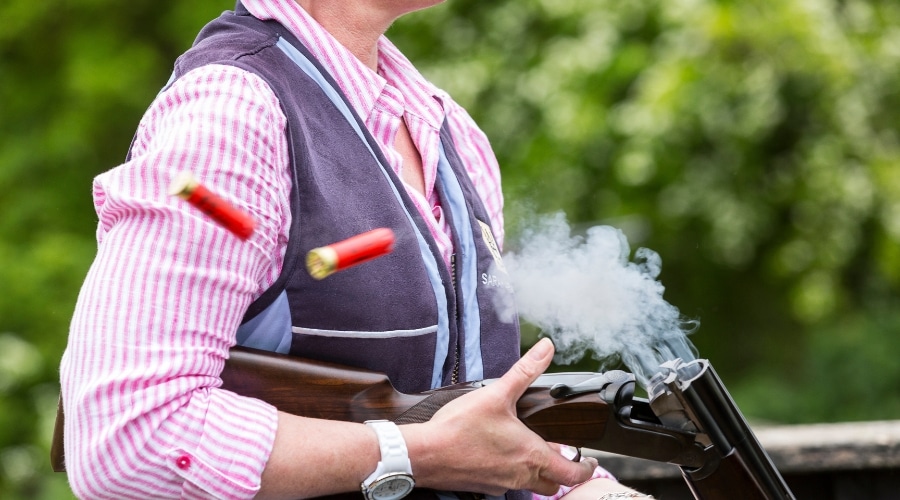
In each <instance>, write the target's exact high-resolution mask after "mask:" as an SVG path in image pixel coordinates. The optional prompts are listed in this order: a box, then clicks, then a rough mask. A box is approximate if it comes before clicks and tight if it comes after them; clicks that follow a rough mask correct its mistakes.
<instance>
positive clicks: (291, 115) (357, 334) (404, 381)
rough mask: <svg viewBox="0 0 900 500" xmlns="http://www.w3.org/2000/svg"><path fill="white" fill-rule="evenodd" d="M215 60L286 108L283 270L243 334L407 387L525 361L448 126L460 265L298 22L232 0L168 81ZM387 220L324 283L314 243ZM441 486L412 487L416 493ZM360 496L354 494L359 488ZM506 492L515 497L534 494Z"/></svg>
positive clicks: (492, 372)
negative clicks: (372, 250) (363, 249)
mask: <svg viewBox="0 0 900 500" xmlns="http://www.w3.org/2000/svg"><path fill="white" fill-rule="evenodd" d="M207 64H225V65H231V66H236V67H239V68H242V69H245V70H247V71H250V72H252V73H254V74H256V75H259V76H260V77H261V78H263V80H264V81H266V82H267V83H268V85H269V86H270V87H271V88H272V90H273V91H274V92H275V95H276V96H277V97H278V99H279V102H280V103H281V107H282V111H283V112H284V114H285V116H286V117H287V124H288V125H287V138H288V144H289V148H290V151H289V153H290V159H291V169H292V170H291V174H292V183H293V185H292V190H291V213H292V226H291V228H290V237H289V241H288V246H287V252H286V255H285V259H284V266H283V270H282V273H281V276H280V277H279V278H278V280H277V281H276V283H275V284H274V285H273V286H272V287H271V288H270V289H269V290H267V291H266V292H265V293H264V294H263V295H262V296H261V297H260V298H259V299H258V300H257V301H255V302H254V303H253V304H251V306H250V308H249V309H248V311H247V313H246V316H245V318H244V323H243V324H242V325H241V327H240V329H239V331H238V334H237V339H238V344H240V345H244V346H248V347H255V348H259V349H265V350H270V351H276V352H281V353H289V354H292V355H297V356H302V357H306V358H312V359H319V360H324V361H329V362H335V363H340V364H344V365H349V366H356V367H360V368H365V369H369V370H375V371H378V372H381V373H385V374H387V375H388V377H389V378H390V380H391V382H392V383H393V384H394V386H395V387H396V388H397V389H398V390H400V391H402V392H406V393H414V392H421V391H425V390H428V389H432V388H436V387H440V386H444V385H447V384H450V383H454V382H457V381H459V382H462V381H468V380H481V379H485V378H495V377H499V376H501V375H502V374H503V373H505V372H506V371H507V370H508V369H509V368H510V367H511V366H512V365H513V364H514V363H515V361H516V360H517V359H518V357H519V349H520V342H519V329H518V322H517V321H516V320H515V314H514V313H513V314H509V313H508V312H507V314H506V317H507V318H509V317H512V318H513V319H512V320H511V321H504V320H503V319H501V316H500V313H499V311H498V309H497V308H496V307H495V299H497V298H498V296H500V297H499V298H500V299H501V301H502V303H505V304H512V300H511V297H510V296H509V294H510V289H509V285H508V283H509V282H508V279H507V277H506V272H505V270H504V268H503V265H502V259H501V256H500V253H499V251H498V249H497V246H496V243H495V240H494V237H493V233H492V231H491V228H490V227H491V221H490V220H489V218H488V214H487V212H486V210H485V208H484V206H483V203H482V201H481V199H480V198H479V196H478V194H477V192H476V191H475V188H474V186H473V184H472V182H471V180H470V179H469V177H468V175H467V173H466V171H465V168H464V165H463V163H462V160H461V158H460V156H459V155H458V154H457V152H456V150H455V149H454V146H453V138H452V137H451V135H450V131H449V128H448V126H447V124H446V122H445V124H444V126H443V127H442V129H441V134H440V135H441V145H442V148H441V149H442V151H441V159H440V165H439V168H438V179H437V182H436V188H437V189H438V193H439V196H440V199H441V204H442V208H443V210H444V214H445V216H446V217H448V222H449V223H450V225H451V228H452V232H453V236H454V248H455V255H454V262H453V273H452V274H453V275H451V272H450V271H448V270H447V266H446V265H445V264H444V261H443V259H442V257H441V256H440V253H439V251H438V248H437V245H436V243H435V241H434V238H433V237H432V236H431V234H430V232H429V230H428V227H427V226H426V224H425V221H424V220H423V219H422V217H421V215H420V214H419V212H418V210H417V209H416V208H415V206H414V205H413V203H412V200H411V199H410V198H409V196H408V194H407V193H406V190H405V189H404V187H403V184H402V182H401V180H400V179H399V178H398V177H397V176H396V174H395V173H394V172H393V170H392V169H391V168H390V166H389V164H388V162H387V160H386V159H385V157H384V155H383V154H382V152H381V150H380V147H379V146H378V144H377V142H376V141H375V140H374V138H373V137H372V136H371V135H370V134H369V132H368V131H367V130H366V127H365V125H364V122H363V121H362V120H361V119H360V118H359V116H357V114H356V113H355V112H354V111H353V109H352V108H351V107H350V105H349V103H348V101H347V99H346V97H345V96H344V95H343V94H342V93H341V91H340V87H339V86H338V85H337V84H336V83H335V82H334V80H333V79H332V77H331V76H330V75H329V74H328V72H327V71H326V70H324V68H322V66H321V65H320V64H319V63H318V62H317V61H316V60H315V59H314V58H313V57H312V55H311V54H310V53H309V51H308V50H307V49H306V48H305V47H304V46H303V44H302V43H300V42H299V41H298V40H297V39H296V38H295V37H294V36H293V35H291V34H290V32H289V31H288V30H287V29H286V28H284V27H283V26H281V25H280V24H278V23H277V22H274V21H260V20H258V19H256V18H254V17H253V16H251V15H249V13H248V12H247V11H246V9H245V8H244V7H243V6H242V5H241V4H240V3H238V5H237V7H236V9H235V11H234V12H225V13H223V14H222V15H221V16H220V17H219V18H217V19H215V20H213V21H212V22H211V23H210V24H208V25H207V26H206V27H205V28H204V29H203V30H202V31H201V32H200V34H199V35H198V38H197V40H196V41H195V43H194V46H193V47H192V48H191V49H190V50H189V51H188V52H187V53H185V54H184V55H183V56H181V57H180V58H179V59H178V61H177V62H176V66H175V73H174V75H173V79H175V78H178V77H179V76H181V75H184V74H185V73H187V72H188V71H190V70H192V69H194V68H198V67H200V66H203V65H207ZM378 227H388V228H391V229H392V230H393V231H394V233H395V237H396V243H395V246H394V250H393V252H392V253H390V254H389V255H387V256H384V257H381V258H378V259H375V260H373V261H370V262H367V263H364V264H362V265H358V266H356V267H353V268H350V269H348V270H345V271H341V272H338V273H336V274H334V275H331V276H329V277H328V278H326V279H324V280H321V281H317V280H315V279H313V278H312V277H310V275H309V274H308V273H307V271H306V269H305V256H306V253H307V252H308V251H309V250H311V249H313V248H316V247H320V246H323V245H327V244H330V243H333V242H336V241H339V240H342V239H345V238H348V237H350V236H353V235H356V234H359V233H363V232H365V231H368V230H371V229H374V228H378ZM423 495H424V496H430V497H431V498H433V497H434V496H435V495H438V496H440V497H444V496H445V494H443V493H435V492H431V493H427V492H426V491H424V490H416V491H415V492H414V495H413V496H414V497H422V496H423ZM357 496H358V495H357ZM529 497H530V493H527V492H509V493H507V498H522V499H524V498H529Z"/></svg>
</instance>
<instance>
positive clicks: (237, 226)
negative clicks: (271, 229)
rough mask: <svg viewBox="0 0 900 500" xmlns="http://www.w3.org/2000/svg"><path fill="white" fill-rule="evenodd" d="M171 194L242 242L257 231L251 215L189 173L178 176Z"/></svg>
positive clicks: (170, 191) (171, 187)
mask: <svg viewBox="0 0 900 500" xmlns="http://www.w3.org/2000/svg"><path fill="white" fill-rule="evenodd" d="M169 193H170V194H172V195H173V196H178V197H179V198H182V199H184V200H187V202H188V203H190V204H191V205H193V206H195V207H197V208H198V209H199V210H200V211H201V212H203V213H205V214H206V215H208V216H209V217H210V218H211V219H213V220H214V221H216V222H218V223H219V224H220V225H221V226H222V227H224V228H225V229H227V230H229V231H231V232H232V233H234V234H235V235H236V236H237V237H238V238H240V239H242V240H246V239H247V238H249V237H250V235H252V234H253V231H254V230H255V229H256V221H254V220H253V217H251V216H250V214H248V213H246V212H244V211H243V210H240V209H239V208H237V207H235V206H233V205H232V204H230V203H228V202H227V201H225V199H224V198H222V197H221V196H219V195H217V194H216V193H213V192H212V191H210V190H209V189H207V188H206V187H205V186H204V185H203V184H200V182H199V181H197V179H195V178H194V176H193V175H191V174H189V173H186V172H184V173H181V174H178V176H177V177H175V180H174V181H173V182H172V184H171V186H170V187H169Z"/></svg>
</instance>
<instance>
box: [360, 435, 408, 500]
mask: <svg viewBox="0 0 900 500" xmlns="http://www.w3.org/2000/svg"><path fill="white" fill-rule="evenodd" d="M366 425H368V426H369V427H371V428H373V429H375V434H377V435H378V445H379V446H380V447H381V461H380V462H378V466H377V467H376V468H375V472H373V473H372V474H371V475H370V476H369V477H367V478H366V480H365V481H363V482H362V484H361V485H360V489H361V490H362V493H363V495H364V496H365V497H366V499H367V500H399V499H401V498H403V497H405V496H406V495H408V494H409V492H411V491H412V489H413V486H415V485H416V481H415V480H414V479H413V476H412V465H411V464H410V462H409V454H408V452H407V450H406V441H404V440H403V434H401V433H400V428H399V427H397V424H395V423H393V422H391V421H388V420H369V421H368V422H366Z"/></svg>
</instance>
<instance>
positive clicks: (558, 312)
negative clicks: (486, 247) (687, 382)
mask: <svg viewBox="0 0 900 500" xmlns="http://www.w3.org/2000/svg"><path fill="white" fill-rule="evenodd" d="M504 263H505V266H506V268H507V270H508V273H509V277H510V284H511V286H512V288H513V291H514V292H515V307H516V308H517V313H518V315H519V317H520V318H521V319H523V320H525V321H527V322H529V323H531V324H533V325H535V326H537V327H539V328H541V330H542V331H543V333H544V334H545V335H547V336H549V337H551V338H552V339H553V341H554V344H555V345H556V349H557V357H556V359H555V361H556V362H557V363H560V364H569V363H572V362H574V361H577V360H579V359H581V358H582V357H584V356H585V354H586V353H588V352H591V353H592V356H593V357H594V358H596V359H597V360H600V361H603V362H606V361H609V360H611V359H622V360H623V361H624V362H625V364H626V365H627V366H628V367H629V368H630V369H631V371H632V372H634V373H635V376H636V377H637V378H638V380H639V381H641V382H642V383H644V384H646V381H647V380H648V379H649V377H650V376H652V375H653V374H654V373H656V371H657V370H656V369H657V367H658V366H659V364H660V363H662V362H664V361H668V360H671V359H674V358H676V357H680V358H682V359H683V360H684V361H689V360H692V359H694V358H695V356H696V352H695V350H694V348H693V346H692V345H691V343H690V341H689V340H688V339H687V335H688V334H689V333H690V332H691V331H693V330H694V329H695V328H696V327H697V323H696V322H695V321H686V320H685V319H684V318H683V317H682V316H681V314H680V313H679V311H678V309H677V308H676V307H674V306H672V305H671V304H669V303H668V302H666V301H665V300H664V299H663V292H664V291H665V288H664V287H663V285H662V284H661V283H660V282H659V281H658V280H657V278H658V277H659V274H660V271H661V270H662V260H661V259H660V256H659V254H657V253H656V252H654V251H652V250H649V249H646V248H639V249H637V250H636V251H635V253H634V258H633V259H632V258H631V249H630V246H629V244H628V241H627V239H626V237H625V234H624V233H623V232H622V231H621V230H619V229H616V228H614V227H611V226H595V227H592V228H590V229H588V230H587V232H586V233H585V235H584V236H573V235H571V230H570V227H569V225H568V224H567V222H566V220H565V216H564V215H563V214H556V215H553V216H548V217H544V218H541V219H538V220H537V222H536V223H534V224H533V225H531V226H530V227H529V228H527V229H526V230H524V231H523V232H522V237H521V242H520V244H519V245H517V250H516V251H515V252H509V253H507V254H506V255H505V256H504ZM500 306H501V308H502V309H503V311H504V313H505V315H506V317H507V318H512V317H513V315H514V314H516V309H513V306H512V305H511V304H501V305H500Z"/></svg>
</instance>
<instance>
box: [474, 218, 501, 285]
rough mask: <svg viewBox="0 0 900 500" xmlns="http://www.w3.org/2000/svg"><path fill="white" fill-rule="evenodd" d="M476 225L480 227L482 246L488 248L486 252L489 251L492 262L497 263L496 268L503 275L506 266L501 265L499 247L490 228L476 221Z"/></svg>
mask: <svg viewBox="0 0 900 500" xmlns="http://www.w3.org/2000/svg"><path fill="white" fill-rule="evenodd" d="M478 224H479V225H480V226H481V237H482V238H483V239H484V244H485V246H487V247H488V250H490V251H491V255H493V256H494V262H496V263H497V268H498V269H500V270H501V271H503V272H504V273H505V272H506V266H504V265H503V257H502V256H501V255H500V247H499V246H497V242H496V241H494V232H493V231H492V230H491V226H489V225H487V224H485V223H484V222H481V221H478Z"/></svg>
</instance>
